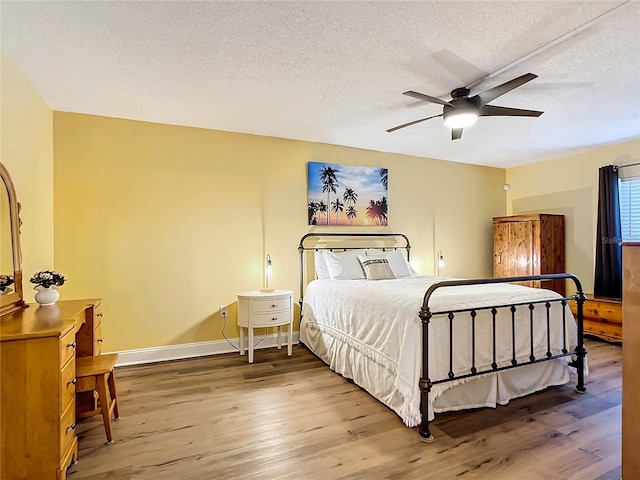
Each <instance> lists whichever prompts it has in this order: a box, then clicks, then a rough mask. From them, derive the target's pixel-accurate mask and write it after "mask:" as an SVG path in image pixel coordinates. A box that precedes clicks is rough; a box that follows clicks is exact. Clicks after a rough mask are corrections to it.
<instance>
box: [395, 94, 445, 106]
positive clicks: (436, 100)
mask: <svg viewBox="0 0 640 480" xmlns="http://www.w3.org/2000/svg"><path fill="white" fill-rule="evenodd" d="M403 95H407V96H409V97H413V98H417V99H418V100H424V101H425V102H431V103H437V104H438V105H449V106H451V104H450V103H449V102H445V101H444V100H440V99H439V98H437V97H430V96H429V95H425V94H424V93H419V92H414V91H413V90H409V91H408V92H404V93H403Z"/></svg>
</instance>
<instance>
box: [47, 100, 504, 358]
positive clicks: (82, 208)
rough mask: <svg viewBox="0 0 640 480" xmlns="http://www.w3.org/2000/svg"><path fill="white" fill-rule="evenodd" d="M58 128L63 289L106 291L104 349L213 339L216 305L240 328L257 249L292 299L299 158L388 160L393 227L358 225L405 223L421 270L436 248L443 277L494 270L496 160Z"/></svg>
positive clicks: (126, 124)
mask: <svg viewBox="0 0 640 480" xmlns="http://www.w3.org/2000/svg"><path fill="white" fill-rule="evenodd" d="M54 132H55V142H54V144H55V151H54V152H55V259H56V266H57V268H58V269H60V270H61V271H63V272H64V273H66V274H67V276H68V277H69V281H68V283H67V284H65V286H64V287H63V288H62V289H61V290H60V292H61V295H62V298H82V297H102V298H103V299H104V311H105V321H104V322H103V333H104V338H105V346H104V348H105V350H106V351H115V350H128V349H136V348H144V347H152V346H162V345H171V344H181V343H189V342H198V341H206V340H216V339H221V338H222V336H221V333H220V331H221V327H222V320H221V318H220V317H219V316H218V306H219V305H220V304H232V305H231V308H230V312H229V313H230V322H229V326H228V327H227V331H226V333H227V335H228V336H230V337H237V336H238V333H237V329H236V326H235V314H236V306H235V302H236V293H237V292H239V291H245V290H252V289H256V288H259V287H260V286H262V269H263V258H264V254H265V253H267V252H268V253H270V254H271V257H272V259H273V263H274V276H273V277H272V282H271V283H272V285H275V286H276V287H279V288H288V289H292V290H294V291H296V293H295V296H296V298H297V295H298V292H297V285H298V254H297V246H298V242H299V240H300V237H301V236H302V235H304V234H305V233H307V232H309V231H310V229H311V228H310V227H309V226H307V207H306V204H307V198H306V175H307V162H308V161H320V162H331V163H338V164H349V165H364V166H371V167H386V168H388V169H389V199H390V200H389V204H390V205H389V218H390V222H389V226H388V227H386V228H384V227H360V230H364V231H376V230H377V231H394V232H403V233H406V234H407V235H408V236H409V237H410V239H411V241H412V246H413V250H412V252H413V259H414V261H415V264H416V265H417V269H418V271H420V272H421V273H425V274H432V273H433V263H434V262H433V257H434V253H435V252H434V250H443V252H444V254H445V256H446V260H447V266H446V269H445V270H443V271H442V274H443V275H456V276H466V277H477V276H490V275H491V217H492V216H496V215H502V214H504V213H505V192H504V190H503V188H502V187H503V184H504V181H505V171H504V170H503V169H495V168H487V167H477V166H470V165H462V164H456V163H451V162H443V161H436V160H430V159H425V158H416V157H409V156H403V155H392V154H386V153H380V152H373V151H366V150H359V149H354V148H346V147H337V146H331V145H326V144H315V143H308V142H301V141H292V140H285V139H278V138H270V137H260V136H253V135H245V134H237V133H229V132H221V131H212V130H203V129H197V128H187V127H177V126H170V125H161V124H152V123H144V122H137V121H130V120H121V119H113V118H105V117H97V116H89V115H80V114H71V113H62V112H55V113H54ZM436 212H437V214H436ZM314 228H315V229H317V230H322V231H324V229H323V228H322V227H314ZM325 228H326V227H325ZM354 228H355V227H354ZM356 230H357V229H355V230H353V231H356Z"/></svg>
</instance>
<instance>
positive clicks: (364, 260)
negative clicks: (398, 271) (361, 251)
mask: <svg viewBox="0 0 640 480" xmlns="http://www.w3.org/2000/svg"><path fill="white" fill-rule="evenodd" d="M358 260H359V261H360V264H361V265H362V269H363V270H364V274H365V275H366V276H367V280H391V279H393V278H396V276H395V275H394V274H393V271H392V270H391V267H389V260H387V259H386V257H379V256H377V255H358Z"/></svg>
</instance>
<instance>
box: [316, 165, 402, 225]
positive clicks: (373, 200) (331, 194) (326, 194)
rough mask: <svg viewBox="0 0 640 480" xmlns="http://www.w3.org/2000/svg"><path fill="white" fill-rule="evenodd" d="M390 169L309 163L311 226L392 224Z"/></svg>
mask: <svg viewBox="0 0 640 480" xmlns="http://www.w3.org/2000/svg"><path fill="white" fill-rule="evenodd" d="M388 188H389V170H388V169H386V168H375V167H359V166H355V165H336V164H332V163H321V162H309V166H308V195H307V211H308V219H309V225H388V222H389V219H388V213H387V212H388V203H387V202H388V198H389V195H388Z"/></svg>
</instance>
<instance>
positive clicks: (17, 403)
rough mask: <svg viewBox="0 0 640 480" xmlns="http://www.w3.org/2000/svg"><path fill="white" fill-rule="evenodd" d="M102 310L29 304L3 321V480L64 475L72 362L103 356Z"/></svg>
mask: <svg viewBox="0 0 640 480" xmlns="http://www.w3.org/2000/svg"><path fill="white" fill-rule="evenodd" d="M100 307H101V302H100V300H99V299H93V300H69V301H61V302H58V303H56V304H55V305H53V306H50V307H38V305H37V304H29V308H21V309H19V310H17V311H14V312H12V313H9V314H7V315H4V316H2V318H0V399H1V405H0V412H1V413H0V414H1V420H2V424H1V432H2V433H1V436H0V445H1V446H2V457H1V460H0V478H3V479H4V478H6V479H11V480H19V479H38V480H47V479H52V480H53V479H55V480H60V479H65V478H66V470H67V467H68V466H69V465H70V464H71V463H72V462H75V461H76V460H77V458H78V441H77V438H76V434H75V424H76V398H75V396H76V395H75V384H76V381H75V359H76V356H87V355H98V354H100V350H101V342H102V338H101V334H100V331H101V317H102V313H101V312H100Z"/></svg>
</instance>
